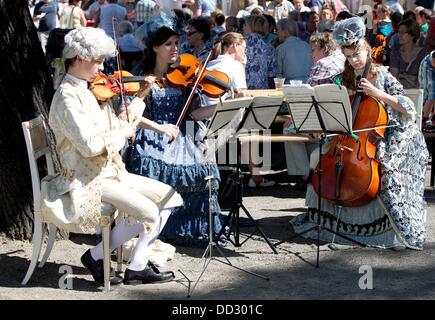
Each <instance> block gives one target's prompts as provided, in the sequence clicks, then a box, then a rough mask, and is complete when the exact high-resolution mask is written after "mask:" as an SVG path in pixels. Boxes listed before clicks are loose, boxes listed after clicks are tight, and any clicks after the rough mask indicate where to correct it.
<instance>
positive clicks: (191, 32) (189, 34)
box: [186, 31, 198, 37]
mask: <svg viewBox="0 0 435 320" xmlns="http://www.w3.org/2000/svg"><path fill="white" fill-rule="evenodd" d="M197 32H198V31H189V32H186V35H187V36H188V37H190V36H191V35H194V34H195V33H197Z"/></svg>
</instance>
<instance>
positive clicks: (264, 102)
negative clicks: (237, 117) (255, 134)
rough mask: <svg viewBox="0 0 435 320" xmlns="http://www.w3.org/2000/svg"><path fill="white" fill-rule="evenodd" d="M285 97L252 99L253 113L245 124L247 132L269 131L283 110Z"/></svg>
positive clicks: (258, 97)
mask: <svg viewBox="0 0 435 320" xmlns="http://www.w3.org/2000/svg"><path fill="white" fill-rule="evenodd" d="M282 101H283V96H279V95H278V96H257V97H254V99H252V113H250V114H249V115H248V117H247V118H246V120H245V123H244V124H243V128H244V129H247V130H249V131H250V130H265V129H269V127H270V126H271V124H272V122H273V120H275V117H276V114H277V113H278V111H279V109H280V108H281V104H282Z"/></svg>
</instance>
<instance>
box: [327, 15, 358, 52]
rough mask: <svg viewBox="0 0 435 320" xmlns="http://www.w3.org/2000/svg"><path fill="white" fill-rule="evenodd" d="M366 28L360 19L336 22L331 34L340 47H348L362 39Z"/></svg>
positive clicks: (354, 18)
mask: <svg viewBox="0 0 435 320" xmlns="http://www.w3.org/2000/svg"><path fill="white" fill-rule="evenodd" d="M365 33H366V26H365V25H364V21H363V19H362V18H360V17H353V18H349V19H345V20H341V21H337V22H336V23H335V25H334V30H333V32H332V34H333V36H334V38H335V40H337V42H338V44H339V45H340V46H350V45H352V44H354V43H355V42H358V41H359V40H361V39H362V38H364V36H365Z"/></svg>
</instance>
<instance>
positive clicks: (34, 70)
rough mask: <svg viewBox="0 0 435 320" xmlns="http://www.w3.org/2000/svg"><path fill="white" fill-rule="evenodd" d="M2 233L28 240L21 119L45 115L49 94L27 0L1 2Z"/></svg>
mask: <svg viewBox="0 0 435 320" xmlns="http://www.w3.org/2000/svg"><path fill="white" fill-rule="evenodd" d="M0 71H1V72H0V233H3V234H5V235H6V236H7V237H10V238H12V239H29V238H30V237H31V234H32V229H33V223H32V220H33V214H32V210H33V198H32V183H31V177H30V170H29V162H28V158H27V151H26V145H25V141H24V136H23V131H22V128H21V122H23V121H27V120H30V119H32V118H34V117H36V116H37V115H38V114H40V113H42V114H43V115H44V116H47V112H48V111H47V110H48V106H49V102H50V101H51V98H52V95H53V82H52V79H51V76H50V74H49V69H48V66H47V64H46V60H45V57H44V54H43V52H42V48H41V45H40V43H39V40H38V37H37V33H36V29H35V27H34V24H33V21H32V18H31V16H30V12H29V8H28V1H27V0H0Z"/></svg>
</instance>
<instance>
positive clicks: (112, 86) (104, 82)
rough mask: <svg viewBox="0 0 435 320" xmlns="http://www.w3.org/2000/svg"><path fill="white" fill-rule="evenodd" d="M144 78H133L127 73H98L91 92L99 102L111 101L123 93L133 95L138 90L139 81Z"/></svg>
mask: <svg viewBox="0 0 435 320" xmlns="http://www.w3.org/2000/svg"><path fill="white" fill-rule="evenodd" d="M144 79H145V77H136V76H133V74H131V73H130V72H128V71H124V70H123V71H122V72H120V71H115V72H114V73H113V74H112V75H106V74H104V73H100V74H99V75H98V76H97V77H96V78H95V80H94V81H93V82H92V84H91V89H90V90H91V92H92V93H93V94H94V96H95V97H96V98H97V100H99V101H106V100H110V99H112V98H113V97H114V96H116V95H117V94H119V93H121V92H124V93H125V94H126V95H134V94H135V93H137V92H138V91H139V89H140V81H143V80H144Z"/></svg>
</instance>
